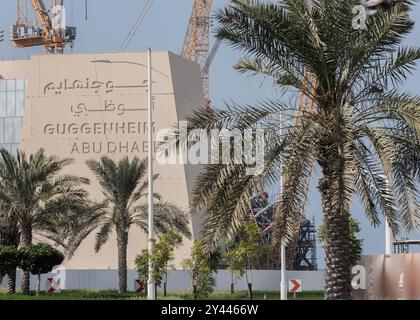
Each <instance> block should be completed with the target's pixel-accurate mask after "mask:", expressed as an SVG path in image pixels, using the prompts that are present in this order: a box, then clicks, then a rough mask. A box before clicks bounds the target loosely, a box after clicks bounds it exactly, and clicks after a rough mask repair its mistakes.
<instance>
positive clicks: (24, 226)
mask: <svg viewBox="0 0 420 320" xmlns="http://www.w3.org/2000/svg"><path fill="white" fill-rule="evenodd" d="M71 163H72V160H70V159H58V158H57V157H55V156H47V155H46V154H45V152H44V150H43V149H40V150H39V151H38V152H36V153H35V154H32V155H30V156H29V157H27V156H26V154H25V153H24V152H17V154H16V155H15V154H12V153H10V152H8V151H7V150H5V149H2V150H0V179H1V184H0V207H1V209H2V210H3V212H4V213H6V216H7V218H8V219H10V221H14V222H15V223H16V226H17V229H18V230H19V233H20V246H22V247H26V246H29V245H30V244H31V243H32V237H33V234H34V233H35V232H36V233H38V234H39V235H41V236H44V237H46V238H49V239H51V240H54V241H55V242H56V243H58V244H59V243H60V241H59V239H60V237H61V235H60V234H59V233H60V230H65V227H66V223H67V224H69V223H70V224H71V223H73V221H68V217H70V216H71V217H72V219H73V218H74V216H77V215H78V214H81V213H83V212H85V211H86V210H87V209H88V207H89V202H88V201H87V193H86V191H85V190H84V189H82V188H81V187H80V185H82V184H87V183H89V181H88V180H87V179H84V178H79V177H75V176H71V175H59V173H60V171H61V170H62V169H63V168H64V167H66V166H67V165H69V164H71ZM29 279H30V278H29V273H28V272H25V273H24V274H23V278H22V291H23V293H28V292H29V287H30V284H29Z"/></svg>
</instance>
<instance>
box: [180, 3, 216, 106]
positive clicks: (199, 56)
mask: <svg viewBox="0 0 420 320" xmlns="http://www.w3.org/2000/svg"><path fill="white" fill-rule="evenodd" d="M212 4H213V0H194V6H193V10H192V13H191V18H190V22H189V25H188V30H187V34H186V36H185V40H184V45H183V48H182V56H183V57H184V58H187V59H190V60H193V61H195V62H197V63H198V64H199V65H200V67H201V78H202V81H203V87H204V94H205V98H206V100H207V101H206V104H207V107H209V106H210V81H209V80H210V63H209V61H210V60H209V59H210V49H209V48H210V27H211V17H210V14H211V8H212Z"/></svg>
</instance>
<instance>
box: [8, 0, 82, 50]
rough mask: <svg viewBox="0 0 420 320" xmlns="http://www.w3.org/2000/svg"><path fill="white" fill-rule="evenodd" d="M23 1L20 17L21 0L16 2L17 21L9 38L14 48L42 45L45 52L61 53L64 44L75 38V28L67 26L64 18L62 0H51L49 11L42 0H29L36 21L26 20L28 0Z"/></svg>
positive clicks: (71, 41)
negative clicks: (63, 20)
mask: <svg viewBox="0 0 420 320" xmlns="http://www.w3.org/2000/svg"><path fill="white" fill-rule="evenodd" d="M23 1H24V7H23V8H24V14H23V18H22V17H21V0H16V2H17V21H16V24H15V25H13V26H12V33H11V40H12V43H13V46H14V47H16V48H26V47H33V46H44V47H45V49H46V51H47V53H63V51H64V47H65V46H66V45H72V44H73V42H74V40H75V39H76V28H75V27H67V26H64V25H63V23H62V19H64V16H63V15H64V12H63V10H64V0H52V6H51V12H52V14H53V17H52V18H51V17H50V12H49V11H48V10H47V8H46V6H45V4H44V1H43V0H31V3H32V7H33V9H34V11H35V14H36V17H37V19H38V22H39V23H40V24H41V27H39V25H37V24H36V23H33V24H32V25H30V24H29V22H28V3H27V1H28V0H23Z"/></svg>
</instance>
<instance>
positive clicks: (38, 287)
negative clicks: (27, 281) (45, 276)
mask: <svg viewBox="0 0 420 320" xmlns="http://www.w3.org/2000/svg"><path fill="white" fill-rule="evenodd" d="M40 292H41V274H40V273H38V282H37V286H36V295H37V296H39V293H40Z"/></svg>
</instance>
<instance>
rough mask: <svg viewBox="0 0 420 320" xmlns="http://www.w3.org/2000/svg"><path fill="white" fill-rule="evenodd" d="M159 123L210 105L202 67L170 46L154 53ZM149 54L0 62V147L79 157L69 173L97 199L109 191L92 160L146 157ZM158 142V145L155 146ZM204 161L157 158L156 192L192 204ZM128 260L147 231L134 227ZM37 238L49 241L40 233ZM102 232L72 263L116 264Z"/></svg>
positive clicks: (183, 252)
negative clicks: (100, 241)
mask: <svg viewBox="0 0 420 320" xmlns="http://www.w3.org/2000/svg"><path fill="white" fill-rule="evenodd" d="M152 64H153V71H152V77H153V112H154V125H153V130H154V133H155V134H156V133H157V131H158V130H159V129H165V128H173V127H174V126H175V125H176V124H177V122H178V121H181V120H184V119H185V117H186V116H187V115H188V114H190V113H191V111H192V110H194V109H197V108H201V107H203V106H204V93H203V88H202V84H201V80H200V69H199V66H198V65H197V64H195V63H193V62H191V61H189V60H186V59H184V58H182V57H179V56H177V55H175V54H173V53H170V52H153V54H152ZM147 84H148V83H147V53H144V52H133V53H100V54H97V53H95V54H93V53H92V54H65V55H34V56H32V57H31V58H30V59H29V60H21V61H3V62H0V146H1V147H4V148H6V149H8V150H10V151H13V150H16V149H17V148H19V147H20V148H21V149H22V150H24V151H25V152H27V153H33V152H36V151H37V150H38V149H40V148H44V149H45V150H46V152H47V153H48V154H54V155H58V156H60V157H62V158H72V159H74V160H75V161H74V164H73V165H71V166H69V167H68V168H66V171H65V172H63V173H71V174H73V175H78V176H82V177H87V178H89V179H90V180H91V181H92V183H91V185H89V186H88V187H87V190H88V191H89V193H90V196H91V197H92V199H94V200H98V201H99V200H101V199H102V193H101V190H100V188H99V186H98V185H97V184H96V181H95V178H94V176H93V175H92V173H91V172H90V171H89V169H88V168H87V166H86V161H87V160H90V159H99V158H100V157H101V156H103V155H107V156H109V157H111V158H113V159H115V160H118V159H119V158H121V157H124V156H128V157H130V158H132V157H134V156H137V157H139V158H145V157H146V156H147V151H148V148H149V146H148V145H147V129H148V128H147V97H148V92H147ZM154 147H155V148H156V145H155V146H154ZM198 170H199V167H197V166H190V165H182V164H172V165H169V164H168V165H159V164H158V163H155V171H156V173H159V174H160V176H159V178H158V180H157V181H156V184H155V191H156V192H158V193H160V194H161V195H162V197H163V199H164V200H165V201H169V202H173V203H175V204H177V205H178V206H179V207H181V208H182V209H184V210H185V211H188V203H189V200H190V199H189V195H190V194H191V191H192V188H193V184H194V178H195V176H196V175H197V173H198ZM200 224H201V217H200V216H194V217H192V218H191V223H190V225H191V231H192V234H193V239H191V240H188V239H184V244H183V246H182V247H181V248H180V249H179V250H177V252H176V261H175V263H176V264H177V265H179V263H180V262H181V261H182V260H183V259H184V258H186V257H188V256H189V253H190V247H191V245H192V242H193V240H194V239H195V238H197V237H198V236H199V232H200V230H199V229H200ZM129 236H130V238H129V247H128V265H129V267H133V260H134V257H135V255H136V254H137V253H138V252H140V250H141V249H143V248H145V247H146V239H147V238H146V234H144V232H142V231H141V230H140V229H136V228H134V227H133V228H132V230H131V231H130V235H129ZM35 239H37V240H42V239H41V238H39V237H38V238H37V236H36V235H35ZM94 239H95V234H92V235H91V236H90V237H89V238H88V239H86V240H85V241H84V242H83V243H82V245H81V247H80V248H79V249H78V251H77V252H76V254H75V255H74V257H73V258H71V259H70V260H67V261H66V262H65V267H66V268H67V269H116V268H117V246H116V239H115V236H113V237H112V238H111V239H110V241H108V243H107V244H106V245H105V246H104V247H103V248H102V249H101V251H100V252H99V253H95V250H94Z"/></svg>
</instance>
